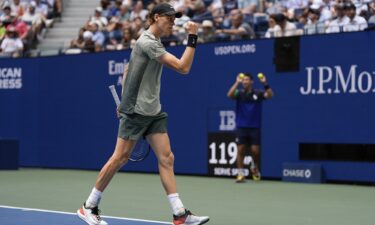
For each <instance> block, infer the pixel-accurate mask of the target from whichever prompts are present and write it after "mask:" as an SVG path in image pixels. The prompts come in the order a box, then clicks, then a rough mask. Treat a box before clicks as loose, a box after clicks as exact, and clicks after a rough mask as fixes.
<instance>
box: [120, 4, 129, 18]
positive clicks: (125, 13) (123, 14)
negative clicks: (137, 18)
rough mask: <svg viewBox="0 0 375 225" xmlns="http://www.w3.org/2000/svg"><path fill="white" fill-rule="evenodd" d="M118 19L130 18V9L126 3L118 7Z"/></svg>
mask: <svg viewBox="0 0 375 225" xmlns="http://www.w3.org/2000/svg"><path fill="white" fill-rule="evenodd" d="M119 18H120V21H124V20H129V19H130V9H129V6H128V5H125V4H122V5H121V7H120V12H119Z"/></svg>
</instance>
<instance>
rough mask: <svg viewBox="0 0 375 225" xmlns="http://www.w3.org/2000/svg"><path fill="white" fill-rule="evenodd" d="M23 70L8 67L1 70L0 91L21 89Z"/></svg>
mask: <svg viewBox="0 0 375 225" xmlns="http://www.w3.org/2000/svg"><path fill="white" fill-rule="evenodd" d="M21 88H22V68H21V67H6V68H0V89H21Z"/></svg>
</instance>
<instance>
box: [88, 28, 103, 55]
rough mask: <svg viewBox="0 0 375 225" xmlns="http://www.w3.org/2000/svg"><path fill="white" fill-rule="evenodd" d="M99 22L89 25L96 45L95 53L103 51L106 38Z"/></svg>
mask: <svg viewBox="0 0 375 225" xmlns="http://www.w3.org/2000/svg"><path fill="white" fill-rule="evenodd" d="M99 24H100V22H99V21H96V22H90V23H89V25H88V29H87V30H88V31H91V33H92V41H93V42H94V43H95V51H96V52H100V51H102V50H103V47H104V42H105V36H104V34H103V32H102V31H100V30H99Z"/></svg>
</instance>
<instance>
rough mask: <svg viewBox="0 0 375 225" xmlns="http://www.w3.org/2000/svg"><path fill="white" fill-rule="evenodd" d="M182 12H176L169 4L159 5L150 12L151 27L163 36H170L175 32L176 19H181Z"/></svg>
mask: <svg viewBox="0 0 375 225" xmlns="http://www.w3.org/2000/svg"><path fill="white" fill-rule="evenodd" d="M181 16H182V13H181V12H176V11H175V10H174V8H173V6H171V5H170V4H168V3H160V4H157V5H156V6H155V7H154V8H153V9H152V10H151V12H150V14H149V16H148V19H149V24H150V26H153V27H154V28H156V29H157V31H158V32H159V33H160V34H161V35H163V36H167V35H170V34H171V33H172V31H173V25H174V20H175V18H180V17H181Z"/></svg>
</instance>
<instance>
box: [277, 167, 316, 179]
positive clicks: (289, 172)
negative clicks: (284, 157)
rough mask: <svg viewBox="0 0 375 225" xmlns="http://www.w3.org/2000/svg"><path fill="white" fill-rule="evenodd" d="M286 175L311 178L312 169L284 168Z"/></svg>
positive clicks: (284, 174)
mask: <svg viewBox="0 0 375 225" xmlns="http://www.w3.org/2000/svg"><path fill="white" fill-rule="evenodd" d="M283 176H284V177H298V178H307V179H308V178H310V177H311V170H309V169H306V170H293V169H284V170H283Z"/></svg>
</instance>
